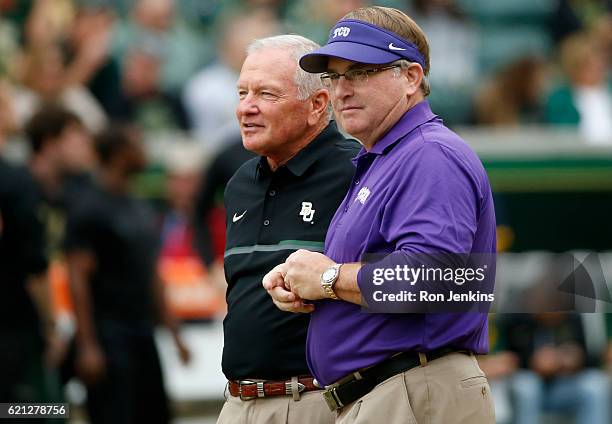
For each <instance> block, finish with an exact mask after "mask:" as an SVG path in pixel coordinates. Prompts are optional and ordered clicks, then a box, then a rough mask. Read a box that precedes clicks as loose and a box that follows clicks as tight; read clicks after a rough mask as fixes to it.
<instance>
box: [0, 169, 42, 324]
mask: <svg viewBox="0 0 612 424" xmlns="http://www.w3.org/2000/svg"><path fill="white" fill-rule="evenodd" d="M38 203H39V199H38V195H37V190H36V185H35V183H34V180H33V178H32V176H31V175H30V173H29V171H28V170H27V169H26V168H23V167H16V166H13V165H9V164H8V163H6V162H5V161H4V160H3V159H1V158H0V331H1V330H5V329H33V330H36V331H38V330H39V328H38V326H39V316H38V313H37V311H36V308H35V307H34V304H33V302H32V299H31V298H30V295H29V293H28V291H27V288H26V284H27V280H28V277H29V276H31V275H38V274H42V273H43V272H44V271H45V270H46V268H47V257H46V255H45V238H44V231H43V226H42V223H41V222H40V220H39V218H38V216H37V213H36V212H37V208H38Z"/></svg>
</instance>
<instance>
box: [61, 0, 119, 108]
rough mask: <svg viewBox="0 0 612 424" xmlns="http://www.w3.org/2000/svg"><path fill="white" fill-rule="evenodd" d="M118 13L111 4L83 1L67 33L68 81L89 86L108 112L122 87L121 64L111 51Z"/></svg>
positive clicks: (68, 82) (65, 43)
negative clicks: (114, 11)
mask: <svg viewBox="0 0 612 424" xmlns="http://www.w3.org/2000/svg"><path fill="white" fill-rule="evenodd" d="M115 21H116V17H115V15H114V13H113V11H112V10H111V9H110V8H109V7H100V6H91V5H88V4H82V5H81V6H80V7H79V8H78V9H77V10H76V13H75V16H74V19H73V22H72V25H71V26H70V28H69V29H68V30H67V31H66V32H67V33H66V35H65V36H64V42H63V44H64V46H65V49H66V51H67V56H68V62H69V65H68V66H67V69H66V76H65V79H66V84H68V85H77V84H82V85H84V86H87V87H88V89H89V90H90V91H91V94H93V96H94V97H95V98H96V99H97V100H98V102H100V105H101V106H102V107H103V108H104V110H105V111H106V113H107V114H108V113H111V112H112V111H113V109H112V105H113V102H114V99H115V97H116V96H117V95H118V93H119V92H120V90H121V74H120V72H121V71H120V66H119V61H118V60H117V58H115V57H114V56H112V54H111V41H112V36H113V30H114V27H115Z"/></svg>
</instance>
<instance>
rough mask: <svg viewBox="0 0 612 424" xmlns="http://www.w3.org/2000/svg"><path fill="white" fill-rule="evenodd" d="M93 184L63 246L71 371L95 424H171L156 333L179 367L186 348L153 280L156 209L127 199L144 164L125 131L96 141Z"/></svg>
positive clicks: (157, 282)
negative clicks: (72, 319) (72, 321)
mask: <svg viewBox="0 0 612 424" xmlns="http://www.w3.org/2000/svg"><path fill="white" fill-rule="evenodd" d="M96 150H97V153H98V158H99V165H100V166H99V174H98V179H97V186H96V188H95V189H92V190H90V191H89V192H88V193H87V195H84V196H83V197H82V199H81V202H80V207H79V208H78V209H76V210H75V211H74V213H73V214H71V216H70V217H69V220H68V226H67V230H66V240H65V249H66V252H67V262H68V268H69V275H70V285H71V291H72V296H73V299H74V306H75V315H76V319H77V333H76V341H77V352H76V372H77V375H78V376H79V378H80V379H81V380H82V381H83V383H84V384H85V385H86V387H87V409H88V412H89V416H90V419H91V422H92V423H94V424H96V423H145V422H146V423H167V422H169V420H170V412H169V407H168V401H167V399H166V394H165V390H164V383H163V379H162V371H161V368H160V362H159V357H158V353H157V348H156V345H155V340H154V338H153V331H154V328H155V322H156V321H159V322H161V323H163V324H164V325H166V326H167V327H168V329H169V330H170V332H171V334H172V336H173V339H174V341H175V343H176V346H177V349H178V351H179V354H180V356H181V359H182V360H183V362H184V363H186V362H187V361H188V360H189V351H188V350H187V348H186V347H185V345H184V344H183V342H182V340H181V338H180V335H179V333H178V327H177V324H176V321H175V320H174V318H173V316H172V314H171V313H170V312H169V309H168V308H167V305H166V300H165V298H164V291H163V285H162V283H161V282H160V280H159V278H158V277H157V275H156V261H157V253H158V250H157V246H158V245H159V237H158V231H157V226H156V220H155V218H154V215H153V212H152V211H151V210H150V209H149V207H148V206H147V205H146V204H145V203H144V202H142V201H140V200H137V199H136V198H134V197H132V196H131V195H130V194H129V191H128V189H129V183H130V180H131V177H132V176H133V175H134V174H136V173H137V172H139V171H141V170H143V169H144V167H145V165H146V159H145V155H144V151H143V148H142V146H141V144H140V142H139V140H138V138H137V137H136V136H135V135H134V133H132V132H128V131H127V130H125V129H122V128H115V129H108V130H106V131H104V132H103V133H102V134H100V135H99V136H98V138H97V140H96Z"/></svg>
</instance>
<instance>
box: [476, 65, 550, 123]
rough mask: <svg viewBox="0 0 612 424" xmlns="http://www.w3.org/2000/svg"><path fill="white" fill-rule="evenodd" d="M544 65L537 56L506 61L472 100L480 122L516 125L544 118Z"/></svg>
mask: <svg viewBox="0 0 612 424" xmlns="http://www.w3.org/2000/svg"><path fill="white" fill-rule="evenodd" d="M545 80H546V64H545V62H544V61H543V60H542V59H540V58H537V57H523V58H519V59H516V60H514V61H512V62H510V63H508V64H507V65H506V66H504V68H503V69H502V70H501V71H499V72H498V73H497V74H495V75H494V76H493V77H492V78H491V79H490V80H489V81H487V82H485V83H484V84H483V85H482V87H480V89H479V91H478V93H477V95H476V99H475V113H476V122H477V123H478V124H480V125H491V126H500V127H504V126H506V127H516V126H519V125H525V124H539V123H541V122H542V120H543V112H542V97H543V95H544V81H545Z"/></svg>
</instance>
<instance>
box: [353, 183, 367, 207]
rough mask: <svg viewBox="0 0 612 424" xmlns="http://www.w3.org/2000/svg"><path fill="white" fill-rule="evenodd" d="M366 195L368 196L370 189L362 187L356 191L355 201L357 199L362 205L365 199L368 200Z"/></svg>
mask: <svg viewBox="0 0 612 424" xmlns="http://www.w3.org/2000/svg"><path fill="white" fill-rule="evenodd" d="M368 196H370V189H369V188H367V187H362V188H361V190H359V193H357V197H356V198H355V202H356V201H358V200H359V203H361V204H362V205H363V204H365V202H366V200H368Z"/></svg>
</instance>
